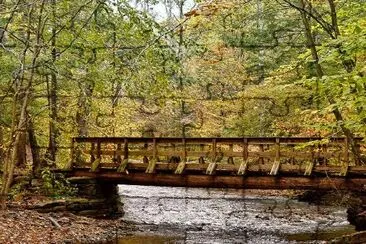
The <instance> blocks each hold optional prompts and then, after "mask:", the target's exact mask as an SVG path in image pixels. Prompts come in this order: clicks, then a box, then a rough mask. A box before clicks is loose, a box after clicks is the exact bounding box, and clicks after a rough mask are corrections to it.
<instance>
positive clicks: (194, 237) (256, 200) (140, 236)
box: [120, 185, 354, 243]
mask: <svg viewBox="0 0 366 244" xmlns="http://www.w3.org/2000/svg"><path fill="white" fill-rule="evenodd" d="M120 195H121V199H122V202H123V203H124V210H125V216H124V217H123V218H124V220H126V221H128V222H132V223H134V224H135V225H136V226H137V227H138V229H139V231H137V232H136V233H134V234H133V235H132V236H130V237H125V238H122V239H121V240H120V243H296V242H303V243H322V242H324V240H330V239H333V238H334V237H337V236H341V235H343V234H347V233H352V232H354V229H353V227H352V226H350V225H349V223H348V221H347V215H346V209H345V208H342V207H334V206H319V205H310V204H308V203H305V202H299V201H297V200H293V199H290V198H289V197H284V196H267V195H266V194H264V193H263V192H254V193H253V191H246V190H233V189H201V188H178V187H174V188H171V187H153V186H131V185H121V186H120Z"/></svg>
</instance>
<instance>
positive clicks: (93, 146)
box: [90, 142, 95, 163]
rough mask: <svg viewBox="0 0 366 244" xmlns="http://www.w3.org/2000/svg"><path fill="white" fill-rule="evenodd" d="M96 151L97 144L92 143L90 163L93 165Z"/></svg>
mask: <svg viewBox="0 0 366 244" xmlns="http://www.w3.org/2000/svg"><path fill="white" fill-rule="evenodd" d="M94 150H95V144H94V142H91V145H90V163H93V162H94V161H95V156H94Z"/></svg>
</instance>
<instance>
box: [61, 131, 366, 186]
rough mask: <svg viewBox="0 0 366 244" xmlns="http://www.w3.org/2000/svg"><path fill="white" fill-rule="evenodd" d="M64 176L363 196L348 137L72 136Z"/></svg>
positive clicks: (365, 179)
mask: <svg viewBox="0 0 366 244" xmlns="http://www.w3.org/2000/svg"><path fill="white" fill-rule="evenodd" d="M356 143H357V146H358V149H359V151H360V152H361V153H362V154H365V153H366V143H365V142H364V141H363V140H362V138H357V139H356ZM68 169H69V170H70V171H69V173H70V175H72V176H86V177H93V178H97V179H99V180H102V181H108V182H113V183H119V184H139V185H163V186H188V187H219V188H225V187H228V188H248V189H249V188H251V189H322V190H327V189H338V190H345V189H347V190H355V191H366V166H360V165H359V163H358V162H356V160H355V158H354V157H353V155H352V154H351V153H350V150H349V145H348V141H347V140H346V139H345V138H306V137H265V138H264V137H249V138H137V137H118V138H117V137H77V138H73V139H72V150H71V161H70V163H69V165H68Z"/></svg>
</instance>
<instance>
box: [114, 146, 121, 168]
mask: <svg viewBox="0 0 366 244" xmlns="http://www.w3.org/2000/svg"><path fill="white" fill-rule="evenodd" d="M121 152H122V145H121V143H117V149H116V151H114V158H113V160H114V161H115V162H116V163H118V164H121V162H122V157H121Z"/></svg>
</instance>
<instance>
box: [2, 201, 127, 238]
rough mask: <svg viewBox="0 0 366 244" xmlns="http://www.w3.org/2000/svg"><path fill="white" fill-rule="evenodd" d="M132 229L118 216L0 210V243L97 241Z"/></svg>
mask: <svg viewBox="0 0 366 244" xmlns="http://www.w3.org/2000/svg"><path fill="white" fill-rule="evenodd" d="M131 231H133V227H132V226H131V225H130V224H127V223H125V222H123V221H122V220H121V219H115V220H109V219H93V218H88V217H83V216H77V215H74V214H72V213H69V212H59V213H39V212H37V211H34V210H26V209H12V208H10V209H8V210H4V211H0V243H100V242H105V241H108V240H109V241H112V240H114V239H115V238H116V236H123V235H126V233H127V232H131Z"/></svg>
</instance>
